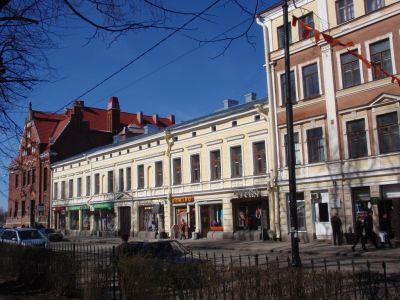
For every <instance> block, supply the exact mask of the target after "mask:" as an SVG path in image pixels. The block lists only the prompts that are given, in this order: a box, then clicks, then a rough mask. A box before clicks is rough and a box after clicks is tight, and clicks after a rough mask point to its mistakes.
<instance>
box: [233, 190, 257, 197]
mask: <svg viewBox="0 0 400 300" xmlns="http://www.w3.org/2000/svg"><path fill="white" fill-rule="evenodd" d="M233 195H234V196H235V197H236V198H257V197H260V196H261V191H260V190H258V189H246V190H237V191H234V192H233Z"/></svg>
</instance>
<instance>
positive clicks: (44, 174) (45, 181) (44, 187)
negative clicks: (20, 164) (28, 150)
mask: <svg viewBox="0 0 400 300" xmlns="http://www.w3.org/2000/svg"><path fill="white" fill-rule="evenodd" d="M43 191H47V168H44V169H43Z"/></svg>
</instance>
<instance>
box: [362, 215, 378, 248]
mask: <svg viewBox="0 0 400 300" xmlns="http://www.w3.org/2000/svg"><path fill="white" fill-rule="evenodd" d="M364 228H365V240H366V241H365V242H368V240H371V242H372V244H373V245H374V246H375V248H376V249H378V248H379V247H378V244H377V242H376V236H375V232H374V224H373V221H372V211H369V212H368V215H367V216H366V217H365V220H364Z"/></svg>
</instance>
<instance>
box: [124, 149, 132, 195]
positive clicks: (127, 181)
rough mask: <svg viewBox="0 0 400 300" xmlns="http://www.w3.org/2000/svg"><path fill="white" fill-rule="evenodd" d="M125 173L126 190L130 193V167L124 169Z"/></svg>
mask: <svg viewBox="0 0 400 300" xmlns="http://www.w3.org/2000/svg"><path fill="white" fill-rule="evenodd" d="M128 150H129V149H128ZM125 172H126V190H127V191H130V190H131V189H132V170H131V168H130V167H128V168H126V169H125Z"/></svg>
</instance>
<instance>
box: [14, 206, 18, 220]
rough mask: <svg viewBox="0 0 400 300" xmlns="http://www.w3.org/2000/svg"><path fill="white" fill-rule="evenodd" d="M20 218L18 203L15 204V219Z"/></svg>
mask: <svg viewBox="0 0 400 300" xmlns="http://www.w3.org/2000/svg"><path fill="white" fill-rule="evenodd" d="M17 216H18V202H15V208H14V218H16V217H17Z"/></svg>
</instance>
